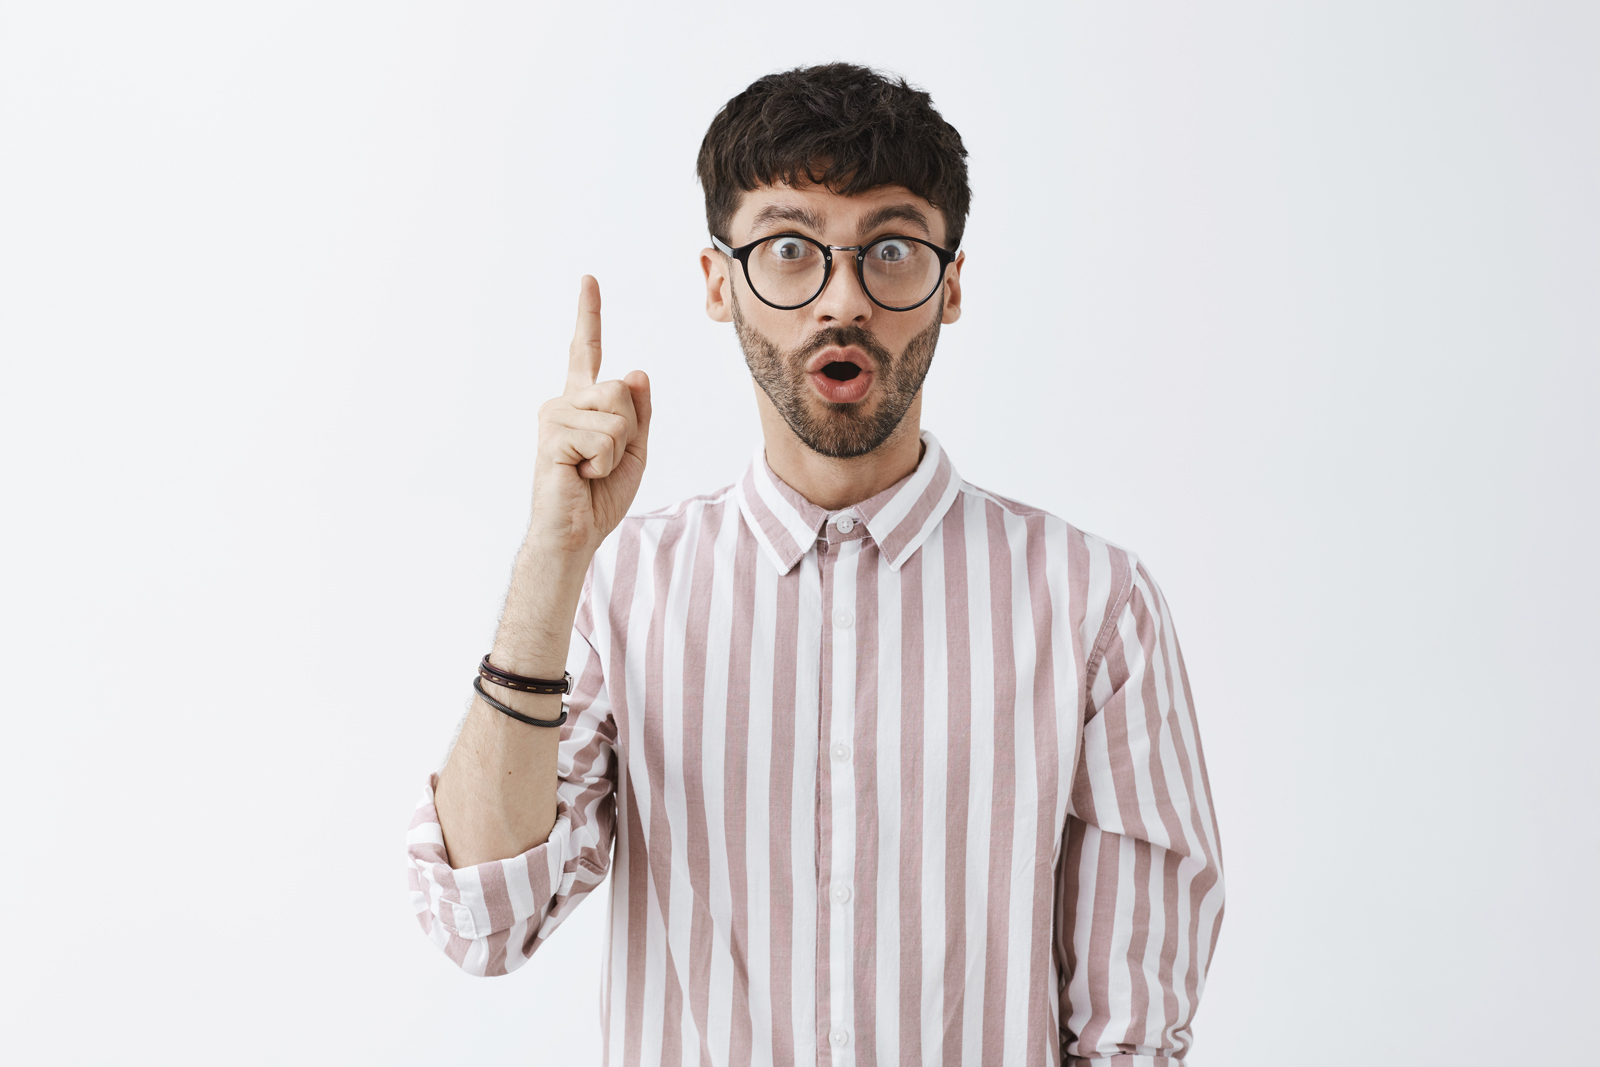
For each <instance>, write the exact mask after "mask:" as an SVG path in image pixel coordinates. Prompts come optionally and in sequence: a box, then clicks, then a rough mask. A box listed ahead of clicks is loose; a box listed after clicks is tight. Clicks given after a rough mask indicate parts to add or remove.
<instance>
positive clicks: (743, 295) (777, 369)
mask: <svg viewBox="0 0 1600 1067" xmlns="http://www.w3.org/2000/svg"><path fill="white" fill-rule="evenodd" d="M728 229H729V230H730V231H731V232H729V233H725V234H718V235H717V236H719V237H721V238H723V239H724V240H726V241H727V242H728V243H729V244H730V245H732V246H733V247H735V248H737V247H739V246H741V245H744V244H748V243H750V242H752V241H757V240H760V239H761V238H764V237H770V236H774V235H776V234H782V233H798V234H803V235H805V236H807V237H811V238H814V239H815V240H817V241H820V242H821V243H823V244H825V245H865V244H867V243H868V242H870V241H872V240H874V239H875V238H878V237H882V236H886V235H891V234H894V235H903V236H908V237H920V238H922V239H923V240H926V241H931V242H933V243H934V244H936V245H940V246H941V247H942V246H943V245H944V240H945V222H944V216H943V214H942V213H941V212H940V211H939V210H938V209H937V208H935V207H934V206H933V205H932V204H930V203H928V201H926V200H924V199H922V198H921V197H919V196H916V195H914V194H913V193H911V192H910V191H908V190H907V189H905V188H903V187H901V186H883V187H880V188H877V189H872V190H870V191H868V192H866V193H862V194H860V195H857V196H848V197H847V196H841V195H839V194H838V193H834V192H830V191H829V190H827V189H826V188H820V187H817V186H802V187H798V188H796V187H791V186H787V185H778V186H763V187H761V188H759V189H756V190H754V191H753V192H749V193H746V194H745V195H744V199H743V201H742V203H741V204H740V205H739V210H738V211H737V212H736V213H735V214H734V217H733V221H732V222H731V223H730V224H729V226H728ZM962 258H963V257H958V258H957V260H956V261H955V262H954V263H952V264H950V266H949V267H948V268H947V269H946V270H945V274H944V279H943V281H942V283H941V284H940V286H939V291H938V292H936V293H935V294H934V295H933V297H932V298H931V299H930V300H928V301H927V302H926V303H924V304H923V305H922V306H920V307H917V308H913V309H912V310H910V311H886V310H884V309H883V308H881V307H879V306H878V305H877V304H874V303H873V302H872V300H871V299H870V298H869V297H868V296H867V294H866V292H865V291H863V289H862V287H861V279H860V277H859V275H858V274H857V273H856V267H855V254H854V253H853V252H835V253H834V254H833V272H832V274H831V275H830V276H829V277H828V283H827V287H826V288H825V289H823V291H822V293H821V294H820V295H819V296H818V297H817V298H816V299H815V300H813V301H812V302H811V303H809V304H807V305H805V306H804V307H801V308H798V309H795V310H793V311H780V310H779V309H777V308H774V307H771V306H769V305H767V304H765V303H763V302H762V301H761V300H760V298H758V297H757V296H756V295H755V293H754V292H752V291H751V289H750V284H749V281H748V279H747V278H746V277H745V275H744V272H743V270H742V269H741V268H740V266H739V264H738V263H737V262H736V261H734V260H731V259H729V258H728V257H726V256H723V255H722V254H721V253H719V252H716V251H715V250H713V249H709V248H708V249H706V250H705V251H704V252H702V253H701V257H700V259H701V266H702V269H704V270H705V273H706V282H707V299H706V311H707V313H708V314H710V316H711V317H712V318H713V319H716V320H718V321H720V322H728V321H732V322H733V324H734V327H735V329H736V331H737V332H738V335H739V343H740V345H741V346H742V347H743V349H744V355H745V362H746V363H748V364H749V366H750V373H751V375H752V376H753V377H754V378H755V381H756V384H757V385H759V386H760V387H761V390H762V392H763V393H765V394H766V397H767V399H768V400H769V401H770V402H771V404H772V406H773V408H774V409H776V411H777V412H778V414H779V415H781V416H782V417H783V420H784V422H785V423H787V424H788V426H789V429H790V430H791V431H793V433H794V434H795V436H796V437H798V438H799V439H800V440H801V441H802V442H803V443H804V444H805V445H806V446H807V447H808V448H810V449H812V450H813V451H815V452H818V453H821V454H822V455H825V456H832V457H836V458H853V457H855V456H862V455H866V454H867V453H869V452H872V451H873V450H875V449H877V448H878V447H879V446H880V445H882V444H883V443H884V442H885V441H886V440H888V439H889V437H890V436H891V435H892V434H893V433H894V432H895V430H896V428H898V427H899V426H900V424H901V421H902V420H903V419H904V418H905V415H906V412H907V411H908V410H909V409H910V408H911V405H912V404H913V403H914V402H915V400H916V399H917V395H918V393H919V392H920V391H921V389H922V381H923V379H924V378H925V377H926V376H927V373H928V366H929V364H930V363H931V362H932V361H933V350H934V347H935V346H936V345H937V343H938V340H939V326H940V324H941V323H946V322H954V321H955V320H956V318H957V317H958V316H959V315H960V309H961V287H960V269H961V264H962Z"/></svg>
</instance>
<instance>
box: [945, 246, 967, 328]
mask: <svg viewBox="0 0 1600 1067" xmlns="http://www.w3.org/2000/svg"><path fill="white" fill-rule="evenodd" d="M966 261H967V254H966V253H965V252H957V253H956V258H955V261H954V262H953V263H951V264H950V265H949V266H948V267H946V268H945V269H944V314H943V315H942V316H941V317H940V319H939V321H940V322H942V323H944V324H945V325H946V326H948V325H949V324H950V323H952V322H954V321H956V320H957V319H959V318H960V317H961V266H962V264H964V263H966Z"/></svg>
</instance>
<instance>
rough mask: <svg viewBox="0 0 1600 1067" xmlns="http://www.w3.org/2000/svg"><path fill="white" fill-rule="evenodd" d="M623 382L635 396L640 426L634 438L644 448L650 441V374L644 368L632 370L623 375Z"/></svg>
mask: <svg viewBox="0 0 1600 1067" xmlns="http://www.w3.org/2000/svg"><path fill="white" fill-rule="evenodd" d="M622 384H624V385H626V386H627V387H628V392H629V393H630V394H631V395H632V397H633V416H634V421H635V422H636V423H637V424H638V426H639V432H638V433H637V434H636V435H635V436H634V440H635V441H637V442H638V443H639V448H640V449H641V450H642V449H644V447H645V446H646V445H647V444H648V443H649V441H650V376H649V375H648V374H646V373H645V372H644V371H642V370H631V371H629V372H628V373H627V374H626V375H624V376H623V379H622Z"/></svg>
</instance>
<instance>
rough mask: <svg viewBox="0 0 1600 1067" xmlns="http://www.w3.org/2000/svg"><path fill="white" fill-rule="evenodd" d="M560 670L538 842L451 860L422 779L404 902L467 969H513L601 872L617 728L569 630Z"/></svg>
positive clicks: (611, 812)
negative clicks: (543, 825)
mask: <svg viewBox="0 0 1600 1067" xmlns="http://www.w3.org/2000/svg"><path fill="white" fill-rule="evenodd" d="M572 648H573V651H572V654H570V655H569V660H568V670H569V671H570V672H571V674H572V676H573V678H574V679H575V680H576V681H575V683H574V690H573V692H572V694H571V695H570V696H569V697H568V699H567V721H566V723H565V724H564V725H563V726H562V727H561V742H560V745H559V748H558V750H557V757H556V771H557V774H558V775H559V776H560V782H559V783H558V785H557V787H556V821H555V825H554V826H553V827H552V828H551V830H550V836H549V838H547V839H546V840H545V842H544V843H543V844H541V845H538V846H536V847H534V848H531V849H529V850H528V851H526V852H524V853H522V854H521V855H519V856H514V857H512V858H510V859H504V860H494V861H491V862H488V863H480V864H478V865H476V866H473V867H463V868H460V869H457V868H454V867H452V866H451V864H450V856H449V853H448V852H447V850H446V849H445V844H444V834H443V832H442V831H441V829H440V827H439V815H438V812H436V811H435V810H434V805H433V791H434V787H435V785H436V784H437V782H438V775H430V776H429V778H428V786H427V789H426V791H425V792H424V793H423V796H422V799H421V801H419V802H418V804H417V808H416V811H415V813H414V815H413V816H412V820H411V829H410V831H409V833H408V836H407V856H408V861H409V874H408V877H409V882H410V887H411V902H412V907H413V910H415V912H416V915H417V919H418V921H420V922H421V924H422V929H423V932H424V933H426V934H427V935H428V938H429V939H430V940H431V941H433V943H434V944H436V945H438V946H439V947H440V948H441V949H443V950H444V952H445V954H446V955H448V956H449V957H450V958H451V959H453V960H455V962H456V963H457V964H458V965H459V966H460V967H461V968H462V970H464V971H467V972H468V973H469V974H476V975H499V974H506V973H508V972H510V971H514V970H516V969H517V968H518V967H520V966H521V965H522V964H523V963H524V962H526V961H527V959H528V957H529V956H531V955H532V954H533V952H534V950H535V949H537V948H538V947H539V944H540V943H541V942H542V941H543V940H544V939H545V938H547V937H549V936H550V934H551V932H552V931H554V930H555V928H556V927H557V926H559V925H561V923H562V921H563V920H564V919H565V918H566V917H567V916H568V915H570V914H571V913H572V909H573V908H574V907H575V906H576V905H577V903H578V902H579V901H580V900H582V899H583V898H584V897H585V896H587V895H588V894H589V893H590V892H591V891H593V890H594V888H595V887H596V886H598V885H599V884H600V883H601V882H602V881H604V880H605V876H606V872H607V870H608V869H609V868H610V865H611V845H612V840H613V837H614V836H615V825H616V820H615V812H616V800H615V796H616V794H615V781H616V777H615V776H616V771H615V762H616V761H615V747H616V729H615V726H614V724H613V720H612V717H611V714H610V703H609V701H608V700H607V696H606V689H605V680H604V676H603V674H602V671H601V661H600V657H599V655H598V654H597V653H596V652H595V650H594V648H593V647H592V646H591V645H590V644H589V642H588V641H587V640H585V639H584V637H583V635H582V634H581V633H578V632H576V631H575V632H574V634H573V642H572Z"/></svg>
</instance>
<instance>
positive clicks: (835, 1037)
mask: <svg viewBox="0 0 1600 1067" xmlns="http://www.w3.org/2000/svg"><path fill="white" fill-rule="evenodd" d="M828 1040H829V1041H832V1042H833V1047H834V1048H844V1047H845V1046H846V1045H848V1044H849V1043H850V1032H849V1031H848V1030H846V1029H845V1028H844V1027H842V1026H836V1027H834V1029H833V1033H831V1034H829V1035H828Z"/></svg>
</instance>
